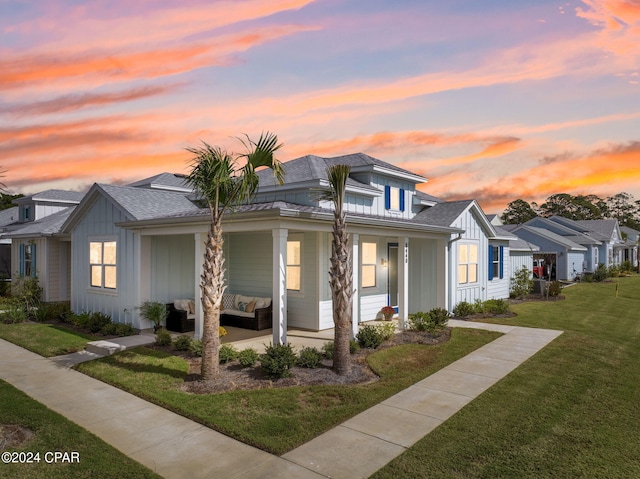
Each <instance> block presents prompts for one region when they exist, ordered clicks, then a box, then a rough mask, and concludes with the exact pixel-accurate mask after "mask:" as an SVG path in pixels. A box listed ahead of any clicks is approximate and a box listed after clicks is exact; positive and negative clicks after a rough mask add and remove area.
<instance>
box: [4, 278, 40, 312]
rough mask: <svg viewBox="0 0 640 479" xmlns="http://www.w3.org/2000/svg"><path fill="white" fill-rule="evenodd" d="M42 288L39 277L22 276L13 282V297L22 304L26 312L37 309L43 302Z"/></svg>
mask: <svg viewBox="0 0 640 479" xmlns="http://www.w3.org/2000/svg"><path fill="white" fill-rule="evenodd" d="M42 292H43V290H42V287H41V286H40V281H39V280H38V277H37V276H35V277H32V276H22V277H20V278H17V279H16V280H14V282H13V286H12V293H13V296H14V297H15V298H16V299H17V300H18V301H19V302H21V303H22V305H23V306H24V308H25V311H30V310H31V309H32V308H37V307H38V306H39V305H40V301H41V300H42Z"/></svg>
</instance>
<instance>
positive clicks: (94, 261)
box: [88, 236, 118, 293]
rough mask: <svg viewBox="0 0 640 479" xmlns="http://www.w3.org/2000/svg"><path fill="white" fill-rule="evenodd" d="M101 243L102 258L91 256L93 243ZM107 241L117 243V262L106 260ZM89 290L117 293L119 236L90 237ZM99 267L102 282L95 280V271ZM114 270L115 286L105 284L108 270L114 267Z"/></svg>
mask: <svg viewBox="0 0 640 479" xmlns="http://www.w3.org/2000/svg"><path fill="white" fill-rule="evenodd" d="M96 243H100V245H101V246H100V258H99V259H98V258H92V257H91V245H92V244H96ZM107 243H115V263H111V262H105V257H104V252H105V248H104V247H105V244H107ZM88 246H89V251H88V252H89V258H88V263H89V290H90V291H100V292H107V293H116V292H117V291H118V238H117V237H115V236H110V237H94V238H89V245H88ZM97 268H99V271H100V284H99V285H97V284H94V281H93V272H94V270H96V269H97ZM112 268H113V271H114V273H113V274H114V279H115V287H113V288H112V287H108V286H105V282H106V278H107V271H108V270H109V269H112Z"/></svg>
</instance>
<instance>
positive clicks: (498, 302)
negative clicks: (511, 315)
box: [484, 299, 509, 314]
mask: <svg viewBox="0 0 640 479" xmlns="http://www.w3.org/2000/svg"><path fill="white" fill-rule="evenodd" d="M484 310H485V312H486V313H491V314H505V313H507V312H508V311H509V303H507V302H506V301H505V300H504V299H487V300H486V301H485V302H484Z"/></svg>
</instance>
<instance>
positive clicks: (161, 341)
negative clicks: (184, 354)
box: [156, 328, 171, 346]
mask: <svg viewBox="0 0 640 479" xmlns="http://www.w3.org/2000/svg"><path fill="white" fill-rule="evenodd" d="M156 344H157V345H158V346H170V345H171V333H169V331H167V330H166V329H164V328H160V329H158V332H157V333H156Z"/></svg>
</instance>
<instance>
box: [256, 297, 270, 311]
mask: <svg viewBox="0 0 640 479" xmlns="http://www.w3.org/2000/svg"><path fill="white" fill-rule="evenodd" d="M255 300H256V309H261V308H267V307H269V306H270V305H271V298H255Z"/></svg>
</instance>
